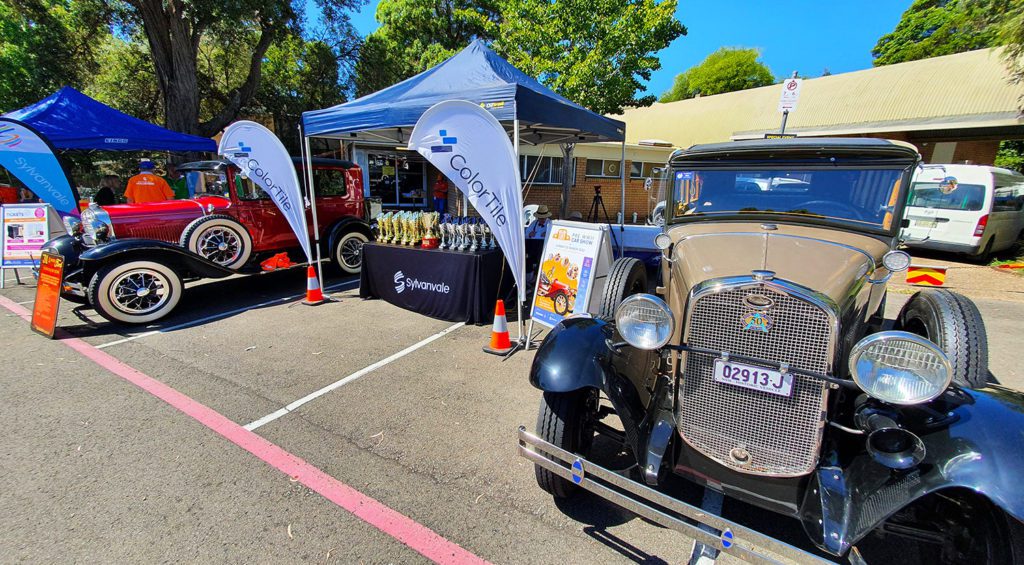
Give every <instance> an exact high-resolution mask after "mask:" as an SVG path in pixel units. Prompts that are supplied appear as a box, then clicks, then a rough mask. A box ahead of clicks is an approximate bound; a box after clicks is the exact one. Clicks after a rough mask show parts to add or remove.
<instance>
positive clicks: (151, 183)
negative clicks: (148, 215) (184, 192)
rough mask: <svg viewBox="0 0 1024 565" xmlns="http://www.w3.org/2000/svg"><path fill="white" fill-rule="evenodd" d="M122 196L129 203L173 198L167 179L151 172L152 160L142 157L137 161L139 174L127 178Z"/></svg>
mask: <svg viewBox="0 0 1024 565" xmlns="http://www.w3.org/2000/svg"><path fill="white" fill-rule="evenodd" d="M124 197H125V198H126V199H127V200H128V203H129V204H141V203H143V202H160V201H161V200H170V199H172V198H174V191H173V190H171V187H170V186H169V185H168V184H167V181H165V180H164V179H162V178H161V177H158V176H156V175H155V174H153V162H152V161H150V160H149V159H143V160H142V161H140V162H139V174H137V175H135V176H134V177H132V178H130V179H128V188H127V189H126V190H125V191H124Z"/></svg>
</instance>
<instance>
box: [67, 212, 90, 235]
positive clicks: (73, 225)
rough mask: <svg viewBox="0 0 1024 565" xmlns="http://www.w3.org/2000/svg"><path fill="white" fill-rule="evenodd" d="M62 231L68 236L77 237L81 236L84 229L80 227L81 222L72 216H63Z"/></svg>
mask: <svg viewBox="0 0 1024 565" xmlns="http://www.w3.org/2000/svg"><path fill="white" fill-rule="evenodd" d="M64 229H65V230H66V231H67V232H68V235H70V236H73V237H78V236H80V235H82V231H83V230H84V229H85V228H84V227H83V226H82V220H79V219H78V218H76V217H74V216H64Z"/></svg>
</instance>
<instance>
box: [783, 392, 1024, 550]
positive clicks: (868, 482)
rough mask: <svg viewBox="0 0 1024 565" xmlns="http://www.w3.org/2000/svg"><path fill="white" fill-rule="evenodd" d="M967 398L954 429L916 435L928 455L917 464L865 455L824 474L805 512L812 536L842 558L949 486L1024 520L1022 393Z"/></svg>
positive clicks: (966, 395)
mask: <svg viewBox="0 0 1024 565" xmlns="http://www.w3.org/2000/svg"><path fill="white" fill-rule="evenodd" d="M961 394H962V395H963V398H964V402H962V403H960V404H959V406H956V407H955V408H952V410H951V411H950V414H951V415H952V417H953V418H954V421H953V423H952V424H950V425H948V426H945V427H939V428H936V429H934V430H932V431H930V432H928V433H920V434H918V435H919V437H920V438H921V440H922V441H923V442H924V445H925V452H926V455H925V459H924V461H923V462H922V463H921V464H920V465H918V466H917V467H915V468H913V469H910V470H908V471H903V472H894V471H892V470H890V469H888V468H886V467H883V466H882V465H880V464H879V463H877V462H875V461H874V460H873V459H872V458H871V456H870V455H868V454H867V453H862V454H860V455H858V456H857V457H854V458H853V459H852V461H851V462H850V464H849V465H846V466H843V467H839V466H835V467H823V468H821V469H819V471H818V473H817V475H816V483H817V488H812V489H809V490H808V496H807V499H806V500H805V502H804V505H803V509H802V511H801V515H802V521H803V523H804V528H805V529H806V530H807V533H808V534H809V535H810V536H811V539H813V540H815V543H817V544H818V545H819V546H820V547H822V548H823V549H825V550H826V551H829V552H831V553H834V554H836V555H841V554H843V553H845V552H846V551H847V550H848V549H849V548H850V547H851V546H853V545H855V544H856V543H857V542H859V541H860V540H861V539H862V538H864V536H866V535H867V534H868V533H870V532H871V531H872V530H874V529H875V528H877V527H878V526H879V525H881V524H882V523H883V522H884V521H885V520H886V519H888V518H889V517H890V516H892V515H893V514H895V513H896V512H898V511H899V510H901V509H903V508H905V507H906V506H908V505H909V504H911V503H913V502H914V501H916V500H919V499H921V498H924V497H925V496H928V495H930V494H933V493H936V492H939V491H943V490H948V489H966V490H970V491H973V492H976V493H978V494H979V495H982V496H984V497H985V498H987V499H988V500H989V501H991V502H992V503H993V504H994V505H995V506H997V507H999V508H1000V509H1002V510H1003V511H1004V512H1006V513H1007V514H1008V515H1010V516H1012V517H1013V518H1016V519H1017V520H1021V521H1024V496H1022V495H1021V490H1020V480H1019V479H1020V477H1021V476H1024V432H1022V431H1021V430H1024V393H1021V392H1017V391H1014V390H1010V389H1007V388H1003V387H999V386H989V387H986V388H984V389H980V390H963V391H962V392H961Z"/></svg>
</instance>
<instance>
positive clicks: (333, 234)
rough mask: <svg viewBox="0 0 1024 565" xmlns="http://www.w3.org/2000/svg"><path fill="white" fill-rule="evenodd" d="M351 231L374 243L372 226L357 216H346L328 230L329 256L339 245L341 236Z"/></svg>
mask: <svg viewBox="0 0 1024 565" xmlns="http://www.w3.org/2000/svg"><path fill="white" fill-rule="evenodd" d="M350 231H357V232H360V233H362V234H363V235H365V236H366V237H368V238H370V241H373V231H372V230H371V229H370V224H368V223H366V222H364V221H363V220H362V219H361V218H357V217H355V216H345V217H344V218H341V219H340V220H338V221H336V222H334V224H332V225H331V227H330V229H329V230H328V232H327V233H328V236H327V251H326V253H327V255H328V256H329V255H330V254H331V253H333V252H334V246H335V245H336V244H337V243H338V240H339V239H340V238H341V236H343V235H345V234H346V233H348V232H350Z"/></svg>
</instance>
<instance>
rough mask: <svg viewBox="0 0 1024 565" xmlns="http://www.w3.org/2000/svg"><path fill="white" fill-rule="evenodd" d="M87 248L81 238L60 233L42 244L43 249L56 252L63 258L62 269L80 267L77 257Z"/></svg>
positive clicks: (68, 269)
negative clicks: (60, 234)
mask: <svg viewBox="0 0 1024 565" xmlns="http://www.w3.org/2000/svg"><path fill="white" fill-rule="evenodd" d="M86 249H88V248H87V247H86V246H85V244H84V243H82V241H81V240H79V239H78V238H76V237H74V236H70V235H62V236H60V237H55V238H53V239H51V240H50V241H47V242H46V243H45V244H43V249H42V250H43V251H50V252H53V253H57V254H58V255H60V256H61V257H63V258H64V271H65V272H67V271H71V270H76V269H78V268H79V267H80V264H79V263H80V261H79V258H80V257H81V255H82V253H84V252H85V250H86Z"/></svg>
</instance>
